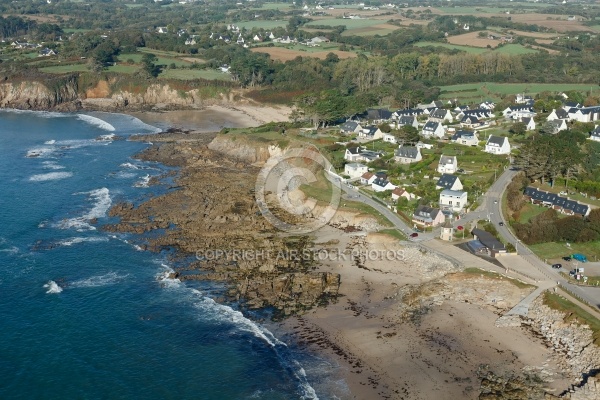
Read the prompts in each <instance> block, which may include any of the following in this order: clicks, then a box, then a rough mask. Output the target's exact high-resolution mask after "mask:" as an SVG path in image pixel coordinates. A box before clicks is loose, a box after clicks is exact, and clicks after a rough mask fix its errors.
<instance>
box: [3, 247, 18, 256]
mask: <svg viewBox="0 0 600 400" xmlns="http://www.w3.org/2000/svg"><path fill="white" fill-rule="evenodd" d="M19 251H20V250H19V248H18V247H16V246H11V247H9V248H6V249H0V253H8V254H11V255H13V254H18V253H19Z"/></svg>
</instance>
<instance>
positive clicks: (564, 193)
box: [558, 191, 567, 196]
mask: <svg viewBox="0 0 600 400" xmlns="http://www.w3.org/2000/svg"><path fill="white" fill-rule="evenodd" d="M558 194H560V195H561V196H566V195H567V192H564V191H563V192H558Z"/></svg>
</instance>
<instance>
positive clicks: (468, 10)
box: [436, 6, 507, 14]
mask: <svg viewBox="0 0 600 400" xmlns="http://www.w3.org/2000/svg"><path fill="white" fill-rule="evenodd" d="M436 9H438V10H440V11H441V12H443V13H444V14H482V13H486V14H501V13H503V12H505V11H507V9H506V8H498V7H460V6H455V7H436Z"/></svg>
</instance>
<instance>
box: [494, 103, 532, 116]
mask: <svg viewBox="0 0 600 400" xmlns="http://www.w3.org/2000/svg"><path fill="white" fill-rule="evenodd" d="M502 115H504V116H505V117H507V118H512V119H521V118H524V117H533V116H534V115H535V111H534V109H533V107H531V106H528V105H518V106H510V107H507V108H506V109H504V111H502Z"/></svg>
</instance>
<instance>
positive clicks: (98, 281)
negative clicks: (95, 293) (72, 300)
mask: <svg viewBox="0 0 600 400" xmlns="http://www.w3.org/2000/svg"><path fill="white" fill-rule="evenodd" d="M128 276H129V275H128V274H126V275H119V274H117V273H116V272H109V273H107V274H104V275H97V276H92V277H90V278H87V279H80V280H77V281H74V282H71V283H70V284H69V287H70V288H89V287H99V286H108V285H114V284H116V283H118V282H120V281H122V280H124V279H125V278H127V277H128Z"/></svg>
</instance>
